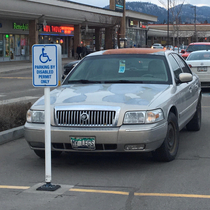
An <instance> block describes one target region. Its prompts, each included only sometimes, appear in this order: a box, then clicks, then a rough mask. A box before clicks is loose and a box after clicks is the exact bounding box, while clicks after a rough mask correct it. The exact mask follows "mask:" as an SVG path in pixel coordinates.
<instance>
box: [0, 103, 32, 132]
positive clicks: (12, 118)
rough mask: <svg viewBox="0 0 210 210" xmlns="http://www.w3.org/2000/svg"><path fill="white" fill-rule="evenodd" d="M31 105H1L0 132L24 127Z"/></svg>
mask: <svg viewBox="0 0 210 210" xmlns="http://www.w3.org/2000/svg"><path fill="white" fill-rule="evenodd" d="M30 107H31V103H15V104H5V105H0V131H4V130H8V129H11V128H16V127H19V126H22V125H24V124H25V122H26V112H27V111H28V109H29V108H30Z"/></svg>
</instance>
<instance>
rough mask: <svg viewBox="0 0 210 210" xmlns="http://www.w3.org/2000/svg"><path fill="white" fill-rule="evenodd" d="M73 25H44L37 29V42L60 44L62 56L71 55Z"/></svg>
mask: <svg viewBox="0 0 210 210" xmlns="http://www.w3.org/2000/svg"><path fill="white" fill-rule="evenodd" d="M73 36H74V26H55V25H46V26H45V27H43V28H41V29H40V30H39V44H60V45H61V49H62V57H63V58H68V57H72V49H73Z"/></svg>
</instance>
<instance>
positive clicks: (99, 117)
mask: <svg viewBox="0 0 210 210" xmlns="http://www.w3.org/2000/svg"><path fill="white" fill-rule="evenodd" d="M115 117H116V111H111V110H106V111H104V110H56V122H57V125H58V126H114V124H115Z"/></svg>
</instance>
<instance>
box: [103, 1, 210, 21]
mask: <svg viewBox="0 0 210 210" xmlns="http://www.w3.org/2000/svg"><path fill="white" fill-rule="evenodd" d="M180 7H182V8H181V12H180V15H179V21H180V23H182V24H194V21H195V15H196V23H210V7H208V6H201V7H196V14H195V10H194V6H193V5H191V4H183V5H181V4H179V5H176V6H175V7H172V9H170V10H169V13H170V15H169V17H170V18H169V22H170V23H171V22H172V21H173V20H172V14H171V11H172V10H173V11H179V9H180ZM104 8H105V9H109V6H106V7H104ZM126 10H132V11H136V12H141V13H145V14H149V15H154V16H157V19H158V20H157V22H154V23H155V24H166V23H167V13H168V12H167V10H166V9H165V8H164V7H160V6H158V5H156V4H153V3H149V2H126ZM175 14H176V13H175Z"/></svg>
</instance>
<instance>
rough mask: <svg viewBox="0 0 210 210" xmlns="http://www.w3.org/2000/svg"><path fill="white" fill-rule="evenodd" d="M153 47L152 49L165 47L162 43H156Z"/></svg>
mask: <svg viewBox="0 0 210 210" xmlns="http://www.w3.org/2000/svg"><path fill="white" fill-rule="evenodd" d="M151 48H152V49H163V48H164V47H163V46H162V44H159V43H154V44H153V45H152V47H151Z"/></svg>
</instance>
